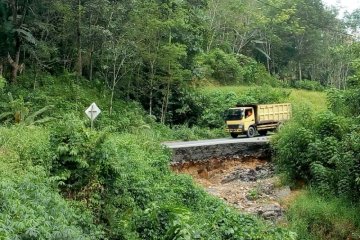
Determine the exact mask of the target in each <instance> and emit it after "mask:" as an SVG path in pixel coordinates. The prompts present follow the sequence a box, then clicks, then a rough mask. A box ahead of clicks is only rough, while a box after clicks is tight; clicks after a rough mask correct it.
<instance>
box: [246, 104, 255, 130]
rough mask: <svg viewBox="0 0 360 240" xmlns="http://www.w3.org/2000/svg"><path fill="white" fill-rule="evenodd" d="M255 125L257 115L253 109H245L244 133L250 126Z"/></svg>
mask: <svg viewBox="0 0 360 240" xmlns="http://www.w3.org/2000/svg"><path fill="white" fill-rule="evenodd" d="M254 124H255V114H254V109H253V108H246V109H245V119H244V131H247V130H248V129H249V126H251V125H254Z"/></svg>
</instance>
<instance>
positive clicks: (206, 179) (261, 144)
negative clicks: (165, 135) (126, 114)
mask: <svg viewBox="0 0 360 240" xmlns="http://www.w3.org/2000/svg"><path fill="white" fill-rule="evenodd" d="M166 145H167V146H168V147H169V148H171V149H172V151H173V155H172V163H171V168H172V170H173V171H174V172H176V173H180V174H188V175H191V176H192V177H193V178H194V180H195V181H196V182H197V183H198V184H199V185H201V186H202V187H203V188H204V189H205V190H206V191H207V192H209V194H212V195H214V196H216V197H219V198H221V199H223V200H224V201H226V202H227V203H228V204H229V205H232V206H233V207H235V208H238V209H239V210H240V211H242V212H247V213H250V214H254V215H258V216H261V217H263V218H265V219H268V220H273V221H278V220H280V219H282V216H283V212H284V209H283V208H282V206H281V204H280V203H281V202H282V201H283V200H284V199H285V198H287V197H289V196H290V194H291V191H290V188H289V187H283V186H281V187H280V185H279V180H278V179H277V177H276V176H275V175H274V168H273V165H272V163H271V161H270V160H271V151H270V146H269V143H268V138H266V137H261V138H252V139H247V138H245V139H216V140H206V141H194V142H181V143H179V142H178V143H167V144H166Z"/></svg>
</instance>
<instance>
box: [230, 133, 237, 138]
mask: <svg viewBox="0 0 360 240" xmlns="http://www.w3.org/2000/svg"><path fill="white" fill-rule="evenodd" d="M230 135H231V136H232V137H233V138H237V137H238V136H239V134H237V133H230Z"/></svg>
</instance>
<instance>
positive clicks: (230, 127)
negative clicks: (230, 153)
mask: <svg viewBox="0 0 360 240" xmlns="http://www.w3.org/2000/svg"><path fill="white" fill-rule="evenodd" d="M228 128H229V129H238V128H239V124H236V125H228Z"/></svg>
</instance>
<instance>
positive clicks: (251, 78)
mask: <svg viewBox="0 0 360 240" xmlns="http://www.w3.org/2000/svg"><path fill="white" fill-rule="evenodd" d="M237 58H238V61H239V63H240V66H241V73H242V76H243V78H244V83H246V84H256V85H260V86H261V85H266V84H267V85H271V86H273V87H276V86H280V81H278V80H277V79H276V78H275V77H273V76H271V75H270V73H269V72H268V71H267V70H266V68H265V66H264V65H263V64H261V63H259V62H257V61H255V59H253V58H250V57H247V56H245V55H238V56H237Z"/></svg>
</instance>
